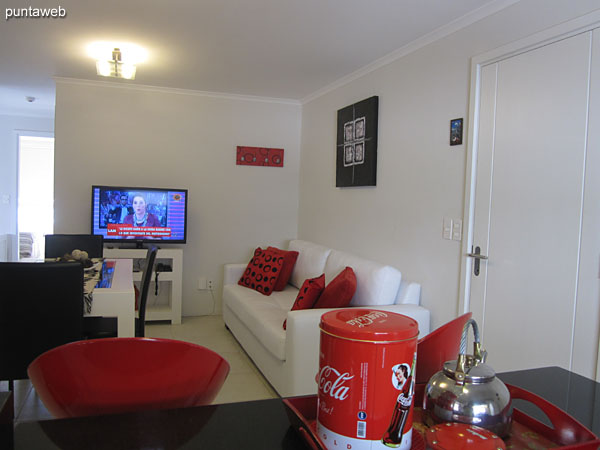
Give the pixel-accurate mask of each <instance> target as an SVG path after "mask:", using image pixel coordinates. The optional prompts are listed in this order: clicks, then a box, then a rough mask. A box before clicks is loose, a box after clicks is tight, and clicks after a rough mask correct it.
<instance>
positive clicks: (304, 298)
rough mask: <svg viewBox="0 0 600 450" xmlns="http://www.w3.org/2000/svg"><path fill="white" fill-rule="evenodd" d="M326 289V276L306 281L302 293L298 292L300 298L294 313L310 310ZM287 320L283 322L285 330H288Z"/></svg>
mask: <svg viewBox="0 0 600 450" xmlns="http://www.w3.org/2000/svg"><path fill="white" fill-rule="evenodd" d="M323 289H325V274H323V275H321V276H320V277H316V278H309V279H307V280H304V283H302V287H301V288H300V291H298V296H297V297H296V301H295V302H294V306H292V309H291V310H292V311H296V310H297V309H310V308H312V307H313V305H314V304H315V302H316V301H317V300H318V299H319V296H320V295H321V292H323ZM286 325H287V319H285V321H284V322H283V329H284V330H285V329H286Z"/></svg>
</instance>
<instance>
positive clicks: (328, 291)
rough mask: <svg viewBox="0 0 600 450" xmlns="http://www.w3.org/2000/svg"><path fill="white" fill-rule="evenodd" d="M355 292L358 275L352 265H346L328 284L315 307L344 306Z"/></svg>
mask: <svg viewBox="0 0 600 450" xmlns="http://www.w3.org/2000/svg"><path fill="white" fill-rule="evenodd" d="M354 292H356V276H355V275H354V271H353V270H352V268H351V267H346V268H345V269H344V270H342V271H341V272H340V273H339V275H338V276H337V277H335V278H334V279H333V280H331V282H330V283H329V284H327V286H326V287H325V290H324V291H323V293H322V294H321V296H320V297H319V299H318V300H317V302H316V303H315V306H313V308H344V307H346V306H348V305H349V304H350V300H352V296H353V295H354Z"/></svg>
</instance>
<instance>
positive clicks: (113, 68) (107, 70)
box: [96, 47, 135, 80]
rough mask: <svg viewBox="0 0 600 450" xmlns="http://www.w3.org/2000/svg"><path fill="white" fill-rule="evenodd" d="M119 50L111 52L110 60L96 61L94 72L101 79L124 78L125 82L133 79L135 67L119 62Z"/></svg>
mask: <svg viewBox="0 0 600 450" xmlns="http://www.w3.org/2000/svg"><path fill="white" fill-rule="evenodd" d="M121 56H122V55H121V50H120V49H119V48H116V47H115V49H114V50H113V51H112V59H111V60H101V59H99V60H98V61H96V72H97V73H98V75H100V76H103V77H114V78H124V79H126V80H134V79H135V65H134V64H131V63H124V62H122V61H121V59H122V58H121Z"/></svg>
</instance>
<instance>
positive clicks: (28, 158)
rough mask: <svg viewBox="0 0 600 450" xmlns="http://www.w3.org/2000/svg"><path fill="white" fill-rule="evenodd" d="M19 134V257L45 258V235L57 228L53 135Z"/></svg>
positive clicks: (21, 258)
mask: <svg viewBox="0 0 600 450" xmlns="http://www.w3.org/2000/svg"><path fill="white" fill-rule="evenodd" d="M18 138H19V141H18V149H19V150H18V185H17V193H18V200H17V229H18V233H19V234H18V235H19V260H43V259H44V236H45V235H46V234H52V233H53V232H54V137H52V136H51V135H41V134H38V133H36V135H35V136H32V135H26V134H19V136H18Z"/></svg>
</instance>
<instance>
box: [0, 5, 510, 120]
mask: <svg viewBox="0 0 600 450" xmlns="http://www.w3.org/2000/svg"><path fill="white" fill-rule="evenodd" d="M515 1H516V0H170V1H166V0H102V1H92V0H60V1H57V0H38V1H36V2H33V3H31V2H25V1H23V0H14V1H12V2H10V3H11V4H10V5H7V6H10V7H11V8H13V7H18V8H28V7H29V6H34V7H50V8H52V7H57V6H58V5H60V6H61V7H63V8H64V9H65V10H66V12H67V16H66V17H65V18H62V19H59V18H57V19H41V18H37V19H32V18H20V19H10V20H8V21H7V20H3V19H4V18H1V19H0V20H3V21H2V24H1V25H0V113H5V114H6V113H12V114H15V113H16V114H30V115H52V114H53V109H54V81H53V79H52V77H55V76H58V77H68V78H78V79H83V80H102V81H107V80H114V79H107V78H102V77H98V76H97V75H96V72H95V65H94V62H93V61H92V60H91V59H90V58H89V57H88V56H87V54H86V46H87V45H88V44H89V43H90V42H93V41H97V40H106V41H115V40H122V41H128V42H133V43H136V44H139V45H141V46H144V47H146V48H147V49H148V51H149V59H148V61H147V62H146V63H144V64H140V65H139V66H138V72H137V76H136V80H135V81H120V80H116V81H114V82H120V83H135V84H140V85H147V86H158V87H165V88H178V89H190V90H199V91H210V92H221V93H229V94H240V95H251V96H261V97H272V98H285V99H294V100H302V99H306V98H307V97H308V96H310V95H313V94H314V93H315V92H317V91H319V90H323V89H325V88H326V87H327V86H329V85H331V84H332V83H335V82H336V81H337V80H339V79H341V78H343V77H347V76H348V75H350V74H353V73H355V72H356V71H358V70H360V69H362V68H365V66H369V65H370V64H371V65H372V64H373V63H374V62H376V61H378V60H381V59H382V58H386V57H388V58H389V57H390V55H392V56H393V54H394V52H397V51H398V49H401V48H403V47H405V46H407V45H409V44H410V43H412V42H415V41H418V40H419V39H423V38H424V36H425V37H426V36H434V35H435V33H439V32H440V30H448V31H452V29H456V28H458V27H460V26H462V25H463V24H467V23H470V22H473V21H474V20H477V19H479V18H481V17H483V16H485V15H488V14H491V13H493V12H496V11H497V10H498V9H501V8H503V7H506V6H507V5H509V4H512V3H514V2H515ZM7 3H8V2H7ZM1 10H2V13H5V8H4V7H3V8H1ZM432 33H433V34H432ZM25 96H34V97H36V98H37V101H36V102H34V103H27V102H26V101H25Z"/></svg>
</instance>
